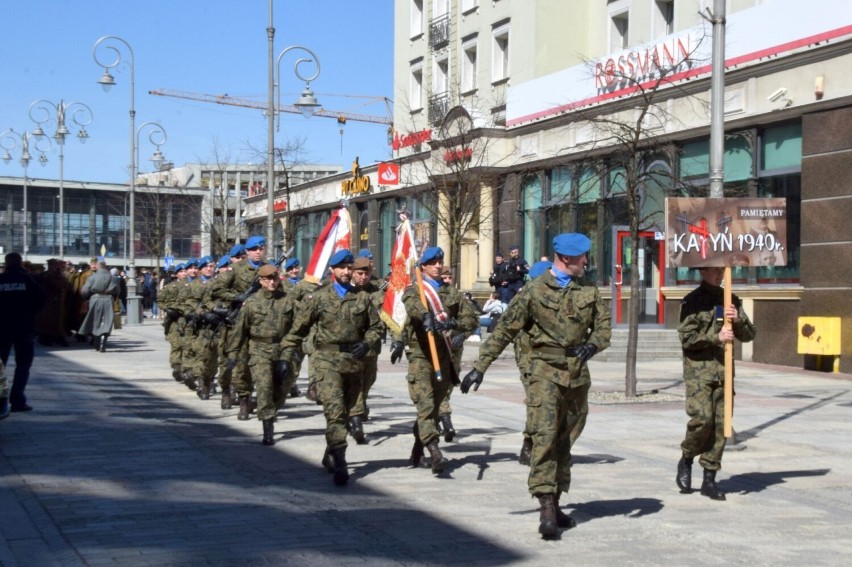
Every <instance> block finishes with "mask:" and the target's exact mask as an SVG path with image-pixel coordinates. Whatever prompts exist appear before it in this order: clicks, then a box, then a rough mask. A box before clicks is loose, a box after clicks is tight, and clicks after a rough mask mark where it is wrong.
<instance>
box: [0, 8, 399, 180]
mask: <svg viewBox="0 0 852 567" xmlns="http://www.w3.org/2000/svg"><path fill="white" fill-rule="evenodd" d="M273 25H274V27H275V54H276V57H277V55H278V53H280V52H281V51H282V50H283V49H284V48H286V47H288V46H290V45H304V46H306V47H309V48H310V49H311V50H313V51H314V52H315V53H316V54H317V56H318V58H319V60H320V63H321V65H322V70H321V73H320V76H319V78H317V79H316V80H315V81H314V82H313V83H312V84H311V87H312V88H313V90H314V92H315V93H317V98H319V100H320V103H321V104H322V105H323V107H324V108H325V109H326V110H342V111H349V112H355V113H360V114H372V115H381V116H385V115H386V114H387V111H386V107H385V105H384V104H383V103H381V102H378V103H377V102H371V101H370V100H367V99H362V98H353V97H340V96H331V95H341V94H343V95H359V96H364V97H389V98H390V97H392V96H393V0H308V1H304V0H275V2H274V22H273ZM267 26H268V0H145V1H142V0H119V1H116V0H26V1H17V0H0V38H2V44H3V47H4V49H3V56H2V57H0V131H4V130H6V129H7V128H14V129H15V130H17V131H19V132H20V131H23V130H25V129H27V130H32V129H33V128H35V124H34V122H33V121H32V120H31V119H30V116H29V107H30V104H31V103H32V102H33V101H35V100H37V99H47V100H49V101H51V102H54V103H56V102H58V101H59V100H60V99H64V100H65V101H66V102H71V101H79V102H83V103H85V104H87V105H88V106H89V107H91V109H92V111H93V114H94V119H93V121H92V123H91V124H90V125H89V126H88V127H87V130H88V131H89V135H90V139H89V140H88V142H87V143H86V144H85V145H81V144H80V143H79V142H78V141H77V140H76V139H73V140H69V141H68V142H67V143H66V147H65V172H64V177H65V179H66V180H85V181H102V182H116V183H125V182H127V181H128V179H129V164H130V130H129V129H130V123H129V120H130V118H129V109H130V70H129V65H128V62H129V60H130V58H129V55H128V54H127V53H126V52H122V63H121V64H120V65H119V66H118V67H117V68H115V69H113V70H112V71H111V72H112V74H113V76H114V77H115V80H116V82H117V83H118V84H117V85H116V86H115V87H113V89H112V90H111V91H110V92H109V93H104V91H103V90H102V89H101V87H100V85H98V84H97V80H98V78H99V77H100V76H101V73H102V72H103V70H102V68H101V67H99V66H98V65H97V63H96V62H95V60H94V57H93V55H92V50H93V47H94V44H95V42H96V41H97V40H98V38H100V37H102V36H105V35H116V36H119V37H121V38H122V39H124V40H125V41H127V42H128V43H129V44H130V45H131V46H132V48H133V52H134V55H135V66H134V68H135V82H136V97H135V98H136V101H135V107H136V125H137V127H138V126H139V125H141V124H143V123H144V122H149V121H155V122H159V123H161V124H162V125H163V127H164V128H165V129H166V131H167V133H168V141H167V143H166V144H165V145H164V146H163V147H162V148H161V149H162V151H163V153H164V154H165V155H166V158H167V159H168V160H169V161H172V162H174V164H175V166H180V165H183V164H184V163H188V162H211V161H213V154H214V150H213V148H214V145H215V144H217V143H218V145H219V147H220V148H221V149H222V150H224V152H226V153H230V156H231V160H230V161H231V162H232V163H233V162H236V161H249V159H250V157H249V155H250V153H249V150H248V148H249V146H254V147H256V148H260V149H261V150H265V148H266V119H265V118H264V116H263V115H262V113H261V111H259V110H255V109H250V108H240V107H225V106H220V105H214V104H210V103H203V102H196V101H188V100H182V99H173V98H166V97H160V96H153V95H149V94H148V91H149V90H152V89H174V90H181V91H191V92H197V93H204V94H225V93H227V94H228V95H230V96H236V97H245V98H252V99H254V100H257V101H260V102H265V101H266V98H267V45H268V41H267V34H266V28H267ZM109 55H111V54H107V56H109ZM297 58H298V57H297V56H296V54H295V53H293V52H291V53H288V54H287V55H286V56H285V58H284V59H283V60H282V62H281V84H282V86H281V92H282V98H281V102H282V104H284V103H287V104H292V102H294V101H295V99H296V98H297V97H298V94H299V92H300V91H301V89H302V88H303V86H304V83H302V82H301V81H299V79H298V78H297V77H296V76H295V74H294V73H293V65H294V63H295V60H296V59H297ZM308 65H309V64H305V65H304V66H303V67H302V70H303V72H312V70H310V69H308ZM303 74H305V73H303ZM281 117H282V120H281V128H280V131H279V132H277V133H276V145H279V146H280V145H284V143H285V142H286V141H287V140H291V139H295V138H306V151H305V154H304V155H303V157H302V161H305V162H310V163H323V164H341V165H343V166H344V168H345V169H348V168H349V165H350V164H351V162H352V159H353V158H354V157H355V156H359V157H360V162H361V164H362V165H367V164H371V163H374V162H375V161H380V160H383V159H387V158H388V157H389V156H390V149H389V146H388V144H387V126H386V125H382V124H372V123H359V122H352V121H350V122H349V123H348V124H347V125H346V128H345V132H344V135H343V153H342V154H341V149H340V134H339V128H338V125H337V122H336V120H334V119H330V118H318V117H314V118H311V119H310V120H305V119H304V118H303V117H302V116H301V115H297V114H282V115H281ZM54 129H55V128H54ZM50 132H51V133H52V132H53V130H50ZM154 149H155V147H154V146H152V145H151V144H150V143H149V142H148V140H147V136H146V135H145V133H144V132H143V134H142V136H141V138H140V152H139V160H140V163H139V170H140V171H141V172H146V171H151V169H152V164H151V162H150V161H149V158H150V157H151V155H152V154H153V152H154ZM14 157H15V158H17V157H18V155H15V156H14ZM49 159H50V163H49V164H48V165H47V166H46V167H41V166H40V165H38V163H37V162H32V163H31V164H30V168H29V173H30V176H32V177H39V178H48V179H58V177H59V171H58V163H57V162H58V159H57V154H56V148H55V147H54V150H53V152H52V153H50V154H49ZM22 174H23V171H22V169H21V167H20V165H19V164H18V163H17V162H16V161H13V162H10V163H9V164H5V163H3V162H2V161H0V175H10V176H20V175H22Z"/></svg>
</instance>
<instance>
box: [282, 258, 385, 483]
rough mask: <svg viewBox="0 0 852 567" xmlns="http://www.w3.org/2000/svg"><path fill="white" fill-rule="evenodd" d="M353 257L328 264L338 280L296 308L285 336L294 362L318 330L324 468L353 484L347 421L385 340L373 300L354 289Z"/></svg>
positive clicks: (316, 362)
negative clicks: (373, 354) (369, 361)
mask: <svg viewBox="0 0 852 567" xmlns="http://www.w3.org/2000/svg"><path fill="white" fill-rule="evenodd" d="M354 260H355V259H354V258H353V257H352V253H351V252H349V251H348V250H340V251H338V252H336V253H335V254H334V255H333V256H332V257H331V259H330V260H329V266H330V267H331V272H332V274H333V276H334V281H333V282H332V283H331V284H329V285H327V286H324V287H321V288H319V290H318V291H317V292H316V293H314V294H313V297H312V298H311V299H310V300H309V301H306V302H303V304H302V305H299V306H298V307H297V309H296V317H295V322H294V323H293V327H292V329H291V330H290V332H289V333H288V334H287V336H286V337H285V338H284V341H283V343H282V345H283V346H284V351H285V352H284V355H283V358H284V359H285V360H287V361H291V362H292V360H293V357H294V356H296V354H297V353H298V349H299V345H300V344H301V342H302V341H303V340H305V338H306V337H307V336H308V333H309V332H310V330H311V328H312V327H316V335H315V337H314V341H315V345H314V348H315V351H314V354H313V355H312V360H311V366H312V367H314V369H315V371H316V378H317V382H316V384H317V393H318V395H319V399H320V401H322V407H323V413H324V414H325V422H326V428H325V439H326V445H327V446H326V451H325V454H324V455H323V458H322V464H323V466H324V467H325V468H326V470H327V471H328V472H330V473H333V474H334V483H335V484H336V485H338V486H342V485H344V484H346V483H347V482H348V481H349V471H348V470H347V468H346V467H347V465H346V446H347V443H346V435H347V431H346V423H347V421H348V420H349V416H350V412H351V411H352V408H353V406H354V404H355V402H356V401H357V399H358V396H359V394H360V392H361V377H362V375H363V373H364V357H365V356H367V353H368V352H369V351H370V349H374V348H376V347H377V346H378V343H379V341H380V340H381V333H382V323H381V322H380V320H379V316H378V314H377V313H376V311H375V309H373V307H372V305H371V303H370V299H369V297H367V295H366V294H363V293H358V291H357V290H355V289H353V288H352V286H351V285H350V281H351V277H352V262H354Z"/></svg>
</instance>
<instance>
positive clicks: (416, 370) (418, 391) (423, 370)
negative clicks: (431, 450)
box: [406, 357, 452, 445]
mask: <svg viewBox="0 0 852 567" xmlns="http://www.w3.org/2000/svg"><path fill="white" fill-rule="evenodd" d="M406 379H407V380H408V395H409V397H410V398H411V401H412V402H413V403H414V407H415V408H416V409H417V431H418V432H419V433H420V441H421V442H423V444H424V445H428V444H429V443H430V442H431V441H432V440H433V439H437V438H438V426H437V419H438V411H439V409H440V408H441V404H442V403H443V402H444V401H445V400H446V399H447V398H448V396H449V393H450V389H451V388H452V383H451V382H450V380H449V379H448V378H444V379H443V380H441V381H440V382H438V381H437V380H436V379H435V371H434V370H433V369H432V363H431V362H430V361H428V360H426V359H425V358H420V357H412V358H410V359H409V361H408V375H407V376H406Z"/></svg>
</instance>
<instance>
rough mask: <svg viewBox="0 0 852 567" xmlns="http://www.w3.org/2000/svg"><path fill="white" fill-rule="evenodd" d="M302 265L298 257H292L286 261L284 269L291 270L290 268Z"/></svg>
mask: <svg viewBox="0 0 852 567" xmlns="http://www.w3.org/2000/svg"><path fill="white" fill-rule="evenodd" d="M296 266H301V264H300V263H299V259H298V258H290V259H289V260H287V261H286V262H284V269H285V270H289V269H290V268H293V267H296Z"/></svg>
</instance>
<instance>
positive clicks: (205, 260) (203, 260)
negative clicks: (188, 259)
mask: <svg viewBox="0 0 852 567" xmlns="http://www.w3.org/2000/svg"><path fill="white" fill-rule="evenodd" d="M215 261H216V260H214V259H213V256H210V255H208V256H202V257H201V258H199V259H198V267H199V268H203V267H204V266H206V265H207V264H212V263H214V262H215Z"/></svg>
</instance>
